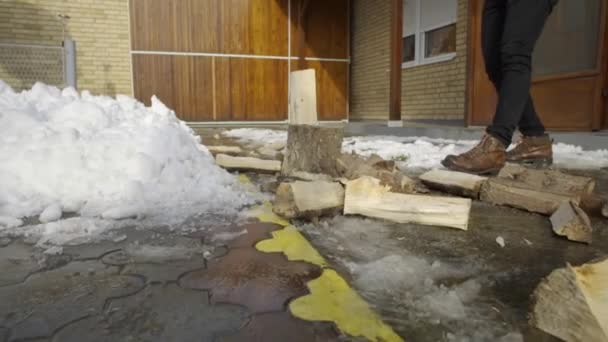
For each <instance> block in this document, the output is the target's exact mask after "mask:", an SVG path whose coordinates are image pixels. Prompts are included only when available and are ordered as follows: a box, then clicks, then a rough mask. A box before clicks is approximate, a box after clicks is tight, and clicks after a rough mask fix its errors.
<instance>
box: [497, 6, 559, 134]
mask: <svg viewBox="0 0 608 342" xmlns="http://www.w3.org/2000/svg"><path fill="white" fill-rule="evenodd" d="M552 8H553V4H552V1H551V0H506V16H505V22H504V30H503V36H502V40H501V42H500V58H501V80H500V86H499V89H498V105H497V106H496V113H495V115H494V120H493V123H492V125H491V126H489V127H488V128H487V132H488V133H489V134H490V135H492V136H494V137H495V138H497V139H499V140H500V141H501V142H502V143H503V144H505V145H506V146H508V145H510V143H511V139H512V137H513V132H514V131H515V129H516V128H517V125H518V124H520V122H521V121H522V119H523V118H524V112H525V113H526V116H525V119H524V122H522V123H523V127H524V130H527V129H529V130H530V131H532V130H535V129H539V126H538V123H540V119H538V116H537V115H536V112H535V111H534V106H533V104H532V100H531V98H530V82H531V73H532V70H531V68H532V52H533V50H534V46H535V44H536V41H537V40H538V37H539V36H540V34H541V33H542V30H543V27H544V24H545V21H546V19H547V17H548V16H549V14H550V13H551V10H552ZM541 126H542V124H541ZM543 131H544V130H543Z"/></svg>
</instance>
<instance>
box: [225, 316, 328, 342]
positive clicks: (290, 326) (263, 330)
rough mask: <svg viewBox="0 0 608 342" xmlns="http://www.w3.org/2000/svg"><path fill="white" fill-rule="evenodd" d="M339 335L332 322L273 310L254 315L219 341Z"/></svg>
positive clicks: (309, 340)
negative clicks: (245, 324) (245, 323)
mask: <svg viewBox="0 0 608 342" xmlns="http://www.w3.org/2000/svg"><path fill="white" fill-rule="evenodd" d="M338 337H339V335H338V333H336V331H335V329H334V328H333V325H332V324H329V323H319V322H307V321H303V320H300V319H297V318H294V317H292V316H291V315H290V314H289V313H287V312H272V313H267V314H260V315H255V316H253V317H252V318H251V321H250V322H249V324H247V326H246V327H244V328H243V329H241V330H239V331H238V332H237V333H236V334H233V335H229V336H221V337H219V338H218V339H217V341H218V342H239V341H260V342H262V341H289V342H321V341H336V340H337V339H338Z"/></svg>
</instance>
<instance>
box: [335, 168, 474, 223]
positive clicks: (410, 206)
mask: <svg viewBox="0 0 608 342" xmlns="http://www.w3.org/2000/svg"><path fill="white" fill-rule="evenodd" d="M345 196H346V197H345V200H344V214H347V215H348V214H351V215H352V214H356V215H363V216H369V217H374V218H379V219H385V220H389V221H394V222H399V223H419V224H423V225H431V226H441V227H450V228H457V229H462V230H467V228H468V223H469V213H470V210H471V200H470V199H465V198H453V197H434V196H426V195H406V194H398V193H393V192H390V191H389V187H388V186H383V185H381V184H380V180H378V179H376V178H372V177H361V178H359V179H357V180H353V181H349V182H348V183H347V184H346V195H345Z"/></svg>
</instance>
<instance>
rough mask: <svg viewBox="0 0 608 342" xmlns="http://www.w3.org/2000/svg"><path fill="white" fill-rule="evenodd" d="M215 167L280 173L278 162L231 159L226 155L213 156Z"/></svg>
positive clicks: (243, 158) (245, 158)
mask: <svg viewBox="0 0 608 342" xmlns="http://www.w3.org/2000/svg"><path fill="white" fill-rule="evenodd" d="M215 162H216V163H217V165H219V166H221V167H223V168H224V169H226V170H244V171H258V172H278V171H281V162H280V161H278V160H264V159H257V158H251V157H232V156H229V155H226V154H218V155H217V156H215Z"/></svg>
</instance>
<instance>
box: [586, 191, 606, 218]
mask: <svg viewBox="0 0 608 342" xmlns="http://www.w3.org/2000/svg"><path fill="white" fill-rule="evenodd" d="M605 205H608V200H607V199H606V198H604V197H602V196H600V195H598V194H596V193H592V194H589V195H585V196H583V198H581V203H580V204H579V206H580V207H581V209H583V210H584V211H585V213H587V215H589V216H598V217H602V216H605V215H604V214H602V210H603V208H604V206H605Z"/></svg>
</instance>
